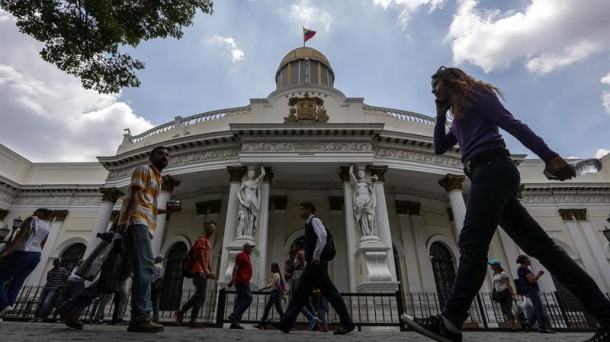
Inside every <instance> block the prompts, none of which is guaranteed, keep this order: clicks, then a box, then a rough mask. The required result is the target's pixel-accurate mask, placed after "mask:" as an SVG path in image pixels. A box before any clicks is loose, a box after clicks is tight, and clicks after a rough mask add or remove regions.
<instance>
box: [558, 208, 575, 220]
mask: <svg viewBox="0 0 610 342" xmlns="http://www.w3.org/2000/svg"><path fill="white" fill-rule="evenodd" d="M559 215H561V219H562V220H564V221H572V220H573V219H574V212H573V211H572V209H559Z"/></svg>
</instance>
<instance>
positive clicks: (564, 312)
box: [4, 286, 610, 331]
mask: <svg viewBox="0 0 610 342" xmlns="http://www.w3.org/2000/svg"><path fill="white" fill-rule="evenodd" d="M41 291H42V287H41V286H25V287H23V288H22V290H21V292H20V294H19V296H18V297H17V301H16V303H15V305H14V310H13V311H12V312H11V313H9V314H7V315H6V316H5V317H4V318H5V319H7V320H30V319H33V316H34V312H35V310H36V307H37V305H38V301H39V297H40V293H41ZM193 291H194V290H193V289H188V290H183V291H182V292H181V296H180V300H179V301H175V303H176V304H175V307H168V306H166V307H165V308H162V309H163V310H160V311H159V316H160V320H161V321H162V322H163V323H165V324H171V323H173V322H174V312H175V311H176V310H178V305H179V304H182V303H185V302H186V301H187V300H188V298H190V296H191V295H192V294H193ZM341 295H342V296H343V298H344V300H345V304H346V305H347V308H348V311H349V312H350V315H351V316H352V320H353V321H354V323H355V324H356V326H357V327H358V329H362V327H371V326H395V327H399V328H400V329H401V330H406V329H407V327H406V326H405V325H404V324H403V323H401V321H400V315H401V314H403V313H407V314H409V315H412V316H415V317H427V316H431V315H437V314H440V313H441V311H442V304H441V302H440V300H439V297H438V295H437V294H436V293H427V292H417V293H413V292H409V293H402V292H401V291H397V292H394V293H342V294H341ZM540 295H541V298H542V302H543V304H544V311H545V313H546V315H547V318H548V322H549V325H550V328H552V329H556V330H560V331H581V330H592V329H595V327H596V322H595V319H594V318H593V317H591V316H590V315H589V314H587V313H586V311H585V310H584V308H583V307H582V304H581V303H580V302H579V301H578V300H575V299H574V298H573V297H569V298H567V297H562V296H560V295H558V293H557V292H552V293H541V294H540ZM606 296H608V297H609V298H610V295H609V294H606ZM253 297H254V298H253V301H252V304H251V305H250V307H249V308H248V310H246V312H244V314H243V317H242V322H243V324H256V323H258V322H259V321H260V319H261V317H262V315H263V312H264V308H265V304H266V302H267V299H268V297H269V293H268V292H259V291H255V292H253ZM234 301H235V291H230V290H225V289H219V288H213V289H211V290H210V291H209V292H208V296H207V299H206V302H205V304H204V307H203V308H202V310H201V312H200V313H199V317H198V320H199V321H201V322H204V323H205V324H206V325H208V326H216V327H222V326H223V324H224V323H228V322H229V321H228V318H227V316H228V314H229V313H230V312H231V311H232V310H233V304H234ZM97 306H98V301H97V300H96V301H94V302H93V303H92V304H91V305H90V306H89V307H87V308H86V310H85V311H84V312H83V314H82V315H81V318H82V319H83V320H84V321H85V322H88V321H92V320H93V316H94V313H95V312H96V310H97ZM284 307H286V303H285V302H284ZM128 308H129V306H128ZM113 310H114V303H112V301H111V302H110V303H109V305H107V306H106V307H105V308H104V311H103V317H105V318H106V320H109V318H110V317H111V316H112V312H113ZM127 312H129V310H127ZM188 317H190V316H188ZM53 319H54V317H53V314H51V315H50V317H48V318H47V320H48V321H50V320H53ZM277 320H279V316H278V314H277V312H275V310H272V311H271V312H270V315H269V316H268V321H269V322H273V321H277ZM327 321H328V323H329V324H330V325H332V324H335V325H336V324H338V322H339V317H338V316H337V314H336V312H335V311H334V310H333V309H332V306H330V305H329V310H328V318H327ZM297 323H298V324H300V325H302V326H306V323H307V321H306V319H305V317H302V315H300V316H299V318H298V319H297ZM509 327H510V322H508V321H507V320H506V319H505V317H504V316H503V315H502V311H501V308H500V305H499V304H498V303H495V302H493V301H492V299H491V293H488V292H480V293H479V294H478V295H477V297H476V298H475V300H474V301H473V303H472V305H471V307H470V311H469V317H468V319H467V321H466V323H465V325H464V329H466V330H495V329H507V328H509Z"/></svg>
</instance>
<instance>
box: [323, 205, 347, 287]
mask: <svg viewBox="0 0 610 342" xmlns="http://www.w3.org/2000/svg"><path fill="white" fill-rule="evenodd" d="M328 201H329V204H330V227H328V228H329V230H330V233H331V234H333V237H334V238H335V248H336V249H337V251H347V239H346V237H345V231H344V230H341V228H340V227H345V221H344V217H345V216H344V215H345V214H344V207H345V206H344V204H345V202H344V199H343V197H342V196H330V197H328ZM350 258H351V255H348V254H346V253H337V255H336V256H335V259H333V262H332V263H331V264H330V265H329V266H330V267H332V273H330V272H331V270H329V273H330V274H331V275H332V277H331V278H332V279H333V283H334V284H335V286H336V287H337V289H339V292H347V291H349V289H350V281H351V279H350V278H349V277H346V276H345V270H346V269H348V267H349V266H348V259H350Z"/></svg>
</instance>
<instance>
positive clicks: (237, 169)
mask: <svg viewBox="0 0 610 342" xmlns="http://www.w3.org/2000/svg"><path fill="white" fill-rule="evenodd" d="M227 171H229V182H231V183H241V181H242V179H243V178H244V176H245V175H246V172H248V167H247V166H227Z"/></svg>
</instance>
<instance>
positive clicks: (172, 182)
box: [161, 175, 181, 192]
mask: <svg viewBox="0 0 610 342" xmlns="http://www.w3.org/2000/svg"><path fill="white" fill-rule="evenodd" d="M180 183H181V182H180V181H179V180H177V179H176V178H174V177H172V176H170V175H165V176H163V184H162V185H161V190H163V191H167V192H172V191H174V189H175V188H177V187H178V186H179V185H180Z"/></svg>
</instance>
